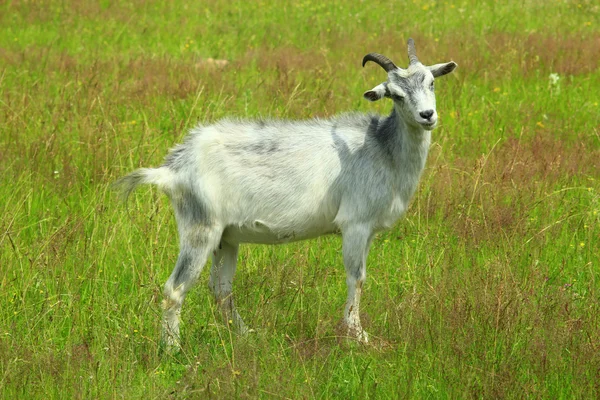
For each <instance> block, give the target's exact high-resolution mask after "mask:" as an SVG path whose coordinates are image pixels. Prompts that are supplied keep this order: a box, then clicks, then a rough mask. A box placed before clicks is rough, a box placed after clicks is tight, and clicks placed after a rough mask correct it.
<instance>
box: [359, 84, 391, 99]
mask: <svg viewBox="0 0 600 400" xmlns="http://www.w3.org/2000/svg"><path fill="white" fill-rule="evenodd" d="M389 94H390V93H389V91H388V88H387V82H384V83H382V84H380V85H377V86H375V87H374V88H373V89H371V90H367V91H366V92H365V93H364V94H363V97H364V98H365V99H367V100H369V101H377V100H379V99H381V98H383V97H385V96H389Z"/></svg>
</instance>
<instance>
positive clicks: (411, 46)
mask: <svg viewBox="0 0 600 400" xmlns="http://www.w3.org/2000/svg"><path fill="white" fill-rule="evenodd" d="M408 59H409V60H410V64H411V65H412V64H416V63H418V62H419V59H418V58H417V49H415V41H414V40H412V38H410V39H408Z"/></svg>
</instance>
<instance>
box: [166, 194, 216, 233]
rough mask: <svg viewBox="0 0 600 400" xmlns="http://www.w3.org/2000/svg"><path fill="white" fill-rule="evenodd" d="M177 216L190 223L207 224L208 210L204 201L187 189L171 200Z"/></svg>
mask: <svg viewBox="0 0 600 400" xmlns="http://www.w3.org/2000/svg"><path fill="white" fill-rule="evenodd" d="M173 206H174V207H175V209H176V211H177V214H178V216H179V217H180V218H181V219H183V220H185V221H186V222H189V223H191V224H203V225H204V224H207V223H208V222H209V221H208V212H207V209H206V206H205V205H204V203H203V202H202V201H201V200H200V199H199V198H198V196H196V195H195V194H194V193H192V192H191V191H190V190H188V189H184V190H183V192H181V194H180V196H178V197H177V198H176V199H175V200H174V201H173Z"/></svg>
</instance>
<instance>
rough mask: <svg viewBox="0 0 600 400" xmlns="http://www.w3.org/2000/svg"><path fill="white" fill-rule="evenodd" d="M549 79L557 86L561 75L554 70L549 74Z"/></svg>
mask: <svg viewBox="0 0 600 400" xmlns="http://www.w3.org/2000/svg"><path fill="white" fill-rule="evenodd" d="M548 80H549V81H550V84H551V85H553V86H556V84H558V81H559V80H560V75H558V74H557V73H555V72H553V73H551V74H550V75H548Z"/></svg>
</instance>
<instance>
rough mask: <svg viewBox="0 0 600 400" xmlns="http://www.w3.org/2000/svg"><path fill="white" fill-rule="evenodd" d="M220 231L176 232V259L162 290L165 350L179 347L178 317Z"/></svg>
mask: <svg viewBox="0 0 600 400" xmlns="http://www.w3.org/2000/svg"><path fill="white" fill-rule="evenodd" d="M221 234H222V230H221V229H218V228H216V227H211V226H205V225H194V226H191V227H189V229H188V228H187V227H185V228H184V229H181V228H180V245H181V249H180V251H179V257H178V258H177V263H176V264H175V269H174V270H173V272H172V273H171V276H170V277H169V279H168V280H167V283H166V284H165V288H164V295H165V299H164V301H163V321H162V341H163V343H164V345H165V346H166V347H167V349H169V350H177V349H179V347H180V333H179V315H180V313H181V306H182V304H183V301H184V300H185V296H186V294H187V292H188V291H189V290H190V288H192V286H194V283H196V281H197V280H198V276H199V275H200V272H201V271H202V268H203V267H204V265H205V264H206V261H207V260H208V257H209V255H210V253H211V252H212V251H214V250H215V249H216V248H217V246H218V245H219V241H220V239H221Z"/></svg>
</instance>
